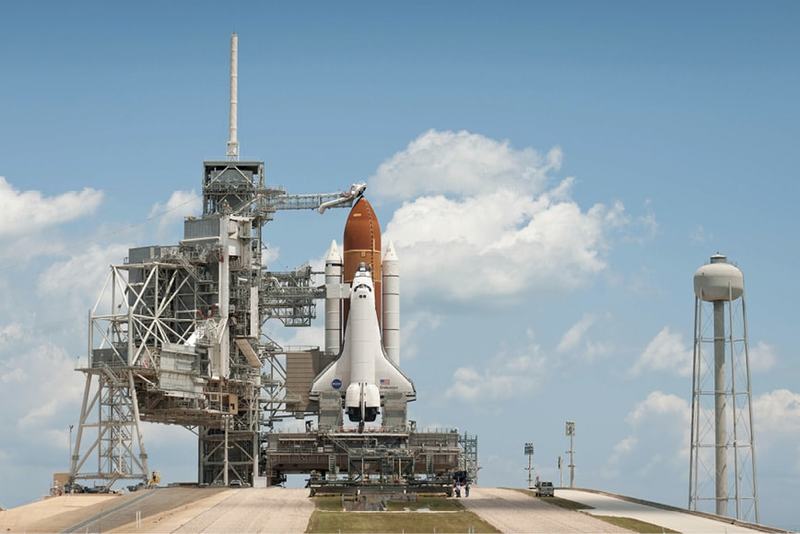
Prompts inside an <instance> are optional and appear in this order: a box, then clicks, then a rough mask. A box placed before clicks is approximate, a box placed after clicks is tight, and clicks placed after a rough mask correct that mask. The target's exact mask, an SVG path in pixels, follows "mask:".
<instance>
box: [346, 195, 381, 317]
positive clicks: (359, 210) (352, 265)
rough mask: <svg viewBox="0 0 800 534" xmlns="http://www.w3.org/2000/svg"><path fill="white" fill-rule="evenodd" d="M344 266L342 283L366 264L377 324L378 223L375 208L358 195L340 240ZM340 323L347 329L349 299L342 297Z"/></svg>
mask: <svg viewBox="0 0 800 534" xmlns="http://www.w3.org/2000/svg"><path fill="white" fill-rule="evenodd" d="M343 247H344V252H343V254H342V256H343V258H344V265H343V269H342V278H343V279H344V283H345V284H352V283H353V277H354V276H355V274H356V271H357V270H358V266H359V265H360V264H361V263H364V264H366V265H367V266H368V267H369V270H370V271H371V273H372V281H373V284H374V285H375V312H376V313H377V315H378V323H380V322H381V320H382V318H383V316H382V315H381V298H382V296H383V293H382V292H381V286H382V282H383V280H382V277H381V225H380V223H379V222H378V217H377V215H375V210H373V209H372V205H371V204H370V203H369V201H368V200H367V199H366V198H364V197H361V198H360V199H358V200H357V201H356V203H355V205H354V206H353V208H352V209H351V210H350V215H348V216H347V222H346V223H345V225H344V239H343ZM342 310H343V311H342V325H343V326H344V330H345V332H346V331H347V316H348V314H349V313H350V302H348V301H347V300H345V301H344V302H343V306H342Z"/></svg>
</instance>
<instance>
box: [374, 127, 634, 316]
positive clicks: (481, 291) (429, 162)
mask: <svg viewBox="0 0 800 534" xmlns="http://www.w3.org/2000/svg"><path fill="white" fill-rule="evenodd" d="M560 164H561V152H560V150H557V149H555V150H553V151H551V152H550V153H549V154H548V155H547V156H541V155H539V153H538V152H536V151H534V150H533V149H522V150H515V149H513V148H511V147H510V146H509V144H508V143H507V142H498V141H495V140H493V139H490V138H487V137H484V136H481V135H478V134H473V133H469V132H438V131H429V132H426V133H425V134H423V135H422V136H420V137H419V138H417V139H416V140H414V141H412V142H411V143H410V144H409V145H408V147H407V148H406V149H405V150H403V151H401V152H399V153H397V154H395V155H394V156H393V157H392V158H390V159H389V160H388V161H386V162H385V163H384V164H382V165H381V166H380V168H379V169H378V171H377V173H376V174H375V175H374V176H373V177H372V178H371V179H370V190H372V191H374V192H375V193H376V194H377V195H379V196H382V197H384V198H390V199H403V200H406V202H404V203H403V204H402V206H401V207H400V208H398V209H397V210H396V211H395V213H394V215H393V217H392V219H391V220H390V221H389V223H388V224H387V225H386V232H385V238H386V240H387V241H388V240H389V239H391V240H393V241H394V243H395V246H396V248H397V251H398V255H399V256H400V261H401V262H402V264H403V272H404V273H407V274H404V281H405V280H408V283H407V284H405V283H404V287H405V288H407V290H405V294H406V295H408V296H415V295H420V294H433V295H435V296H437V297H443V298H444V299H445V300H451V301H470V300H473V299H476V298H481V297H497V296H500V297H506V296H516V295H518V294H519V293H521V292H524V291H527V290H530V289H532V288H547V289H551V288H557V289H558V288H561V289H563V288H567V289H572V288H575V287H578V286H581V285H583V284H584V283H585V282H586V281H587V280H588V279H589V278H590V277H591V276H592V275H594V274H596V273H598V272H600V271H602V270H604V269H605V268H606V261H605V253H606V251H607V249H608V234H609V231H610V230H611V229H612V228H617V227H620V226H623V225H626V224H628V222H629V221H628V217H627V216H626V215H625V209H624V207H623V205H622V204H621V203H615V204H613V205H611V206H606V205H604V204H595V205H594V206H592V207H591V208H589V209H588V210H583V209H582V208H581V207H580V206H579V205H578V204H577V203H576V202H574V201H573V200H571V198H570V190H571V187H572V185H573V180H572V179H571V178H567V179H564V180H561V181H560V183H558V184H557V185H556V186H554V187H550V188H548V181H549V180H550V179H551V177H550V176H549V173H551V172H553V171H555V170H557V169H558V168H559V167H560Z"/></svg>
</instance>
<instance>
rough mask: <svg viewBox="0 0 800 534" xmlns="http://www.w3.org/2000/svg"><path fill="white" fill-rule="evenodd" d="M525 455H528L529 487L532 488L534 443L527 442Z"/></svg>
mask: <svg viewBox="0 0 800 534" xmlns="http://www.w3.org/2000/svg"><path fill="white" fill-rule="evenodd" d="M525 456H527V457H528V468H527V471H528V489H531V475H532V473H533V465H532V464H533V443H530V442H528V443H526V444H525Z"/></svg>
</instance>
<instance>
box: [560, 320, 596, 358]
mask: <svg viewBox="0 0 800 534" xmlns="http://www.w3.org/2000/svg"><path fill="white" fill-rule="evenodd" d="M596 321H597V317H595V316H594V315H592V314H586V315H584V316H583V317H581V318H580V320H579V321H578V322H577V323H575V324H574V325H572V326H571V327H570V328H569V329H568V330H567V331H566V332H564V335H563V336H561V341H560V342H559V343H558V347H557V348H556V350H558V352H567V351H570V350H572V349H574V348H576V347H577V346H578V345H580V343H581V341H583V339H584V337H585V336H586V333H587V332H588V331H589V329H590V328H591V327H592V325H594V323H595V322H596Z"/></svg>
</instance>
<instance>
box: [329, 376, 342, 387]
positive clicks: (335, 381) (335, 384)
mask: <svg viewBox="0 0 800 534" xmlns="http://www.w3.org/2000/svg"><path fill="white" fill-rule="evenodd" d="M331 387H332V388H333V389H339V388H341V387H342V381H341V380H339V379H338V378H334V379H333V382H331Z"/></svg>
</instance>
